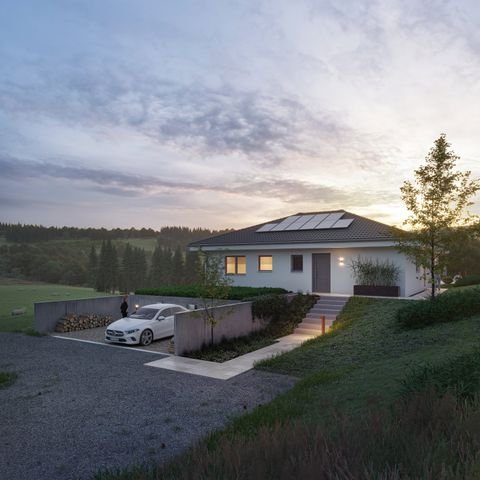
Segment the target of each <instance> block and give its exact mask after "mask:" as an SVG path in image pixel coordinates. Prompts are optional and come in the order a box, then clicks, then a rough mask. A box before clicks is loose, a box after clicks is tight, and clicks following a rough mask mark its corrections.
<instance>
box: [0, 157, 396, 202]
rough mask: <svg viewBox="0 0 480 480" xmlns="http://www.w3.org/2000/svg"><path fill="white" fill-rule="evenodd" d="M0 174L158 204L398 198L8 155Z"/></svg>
mask: <svg viewBox="0 0 480 480" xmlns="http://www.w3.org/2000/svg"><path fill="white" fill-rule="evenodd" d="M0 171H2V172H4V176H3V179H4V181H5V179H9V180H10V181H16V182H26V181H28V180H29V179H37V180H38V179H42V178H45V179H46V180H48V179H49V178H50V179H63V180H66V181H68V182H69V184H71V185H72V189H73V188H76V186H81V185H84V186H85V185H86V187H87V189H89V190H92V191H95V192H97V193H104V194H107V195H110V196H117V197H130V198H133V197H137V198H142V197H144V198H150V199H152V200H154V199H155V197H156V196H161V197H162V198H163V195H164V194H165V193H168V192H170V193H172V194H179V192H182V191H183V192H189V193H190V194H196V193H205V192H208V193H210V194H212V195H213V196H214V198H218V200H219V201H221V200H220V199H221V198H222V197H223V198H225V197H226V196H237V197H248V198H258V199H265V200H269V201H275V202H280V203H283V204H286V203H294V204H297V205H299V206H301V207H307V208H314V209H318V208H325V206H326V207H330V206H336V207H337V208H345V206H348V205H372V204H373V203H387V202H389V201H393V200H394V199H396V198H397V195H396V194H395V195H393V194H391V193H389V192H381V191H380V192H376V194H375V199H373V197H372V195H371V193H370V191H368V190H358V189H349V190H344V189H341V188H335V187H332V186H328V185H321V184H314V183H311V182H307V181H302V180H295V179H285V178H281V177H275V176H271V177H270V178H268V179H262V178H256V177H250V178H246V177H245V176H238V177H236V178H233V179H232V180H231V181H230V182H228V183H227V184H214V183H212V184H208V183H200V182H183V181H176V180H166V179H162V178H159V177H153V176H145V175H138V174H137V175H132V174H130V173H126V172H120V171H117V170H112V169H105V168H103V169H94V168H86V167H82V166H75V167H72V166H65V165H62V164H59V163H52V162H31V161H27V160H20V159H16V158H12V157H9V156H6V155H4V156H0Z"/></svg>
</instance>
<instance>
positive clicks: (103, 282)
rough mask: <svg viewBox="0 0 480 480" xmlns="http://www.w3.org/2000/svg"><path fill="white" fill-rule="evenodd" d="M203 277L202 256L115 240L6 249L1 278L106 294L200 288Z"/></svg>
mask: <svg viewBox="0 0 480 480" xmlns="http://www.w3.org/2000/svg"><path fill="white" fill-rule="evenodd" d="M88 246H90V248H88ZM198 271H199V258H198V254H197V253H195V252H188V251H186V249H185V248H183V247H181V246H180V245H177V246H176V247H175V248H170V247H164V246H161V245H158V244H157V246H156V248H155V250H154V251H153V253H151V254H149V253H148V252H146V251H145V250H144V249H143V248H140V247H136V246H132V245H131V244H130V243H128V242H127V243H124V242H118V241H117V242H115V241H112V240H110V239H109V240H103V241H102V243H101V245H98V244H97V245H95V244H94V243H92V242H80V243H74V244H71V243H69V242H58V243H39V244H18V245H17V244H13V245H2V246H0V275H3V276H10V277H14V278H23V279H28V280H38V281H44V282H49V283H61V284H66V285H77V286H90V287H92V288H95V289H97V290H98V291H102V292H114V291H121V292H132V291H134V290H136V289H137V288H146V287H151V288H156V287H162V286H170V285H188V284H196V283H197V281H198Z"/></svg>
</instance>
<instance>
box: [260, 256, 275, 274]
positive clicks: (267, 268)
mask: <svg viewBox="0 0 480 480" xmlns="http://www.w3.org/2000/svg"><path fill="white" fill-rule="evenodd" d="M258 270H259V271H260V272H271V271H272V270H273V259H272V256H271V255H259V257H258Z"/></svg>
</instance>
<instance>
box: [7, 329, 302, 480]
mask: <svg viewBox="0 0 480 480" xmlns="http://www.w3.org/2000/svg"><path fill="white" fill-rule="evenodd" d="M158 358H159V355H158V354H150V353H144V352H139V351H132V350H130V349H117V348H107V347H104V346H100V345H95V344H89V343H81V342H74V341H69V340H62V339H58V338H52V337H29V336H25V335H21V334H10V333H0V371H13V372H16V373H17V374H18V378H17V381H16V382H15V383H14V384H13V385H12V386H10V387H7V388H5V389H0V478H1V479H8V480H26V479H35V480H46V479H48V480H57V479H58V480H60V479H62V480H72V479H91V478H92V477H93V475H94V473H95V472H97V471H98V470H99V469H103V468H111V467H113V468H117V467H125V466H128V465H132V464H138V463H144V462H146V463H150V462H161V461H164V460H167V459H169V458H171V457H173V456H174V455H176V454H178V453H180V452H182V451H183V450H184V449H185V448H187V447H188V446H190V445H192V444H193V443H194V442H195V441H196V440H198V439H199V438H201V437H202V436H204V435H205V434H206V433H207V432H209V431H211V430H214V429H218V428H221V427H222V426H224V425H225V423H226V422H228V420H229V419H231V418H233V417H234V416H236V415H239V414H242V413H244V412H245V411H249V410H251V409H253V408H254V407H255V406H257V405H258V404H260V403H265V402H268V401H269V400H271V399H272V398H273V397H275V396H276V395H277V394H278V393H280V392H282V391H285V390H286V389H288V388H290V387H291V386H293V384H294V383H295V379H293V378H290V377H286V376H283V375H275V374H269V373H266V372H259V371H249V372H247V373H245V374H243V375H240V376H238V377H235V378H233V379H232V380H229V381H222V380H215V379H210V378H205V377H199V376H194V375H188V374H183V373H178V372H173V371H168V370H163V369H156V368H149V367H146V366H144V363H146V362H149V361H152V360H155V359H158Z"/></svg>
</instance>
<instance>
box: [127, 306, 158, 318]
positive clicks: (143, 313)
mask: <svg viewBox="0 0 480 480" xmlns="http://www.w3.org/2000/svg"><path fill="white" fill-rule="evenodd" d="M157 312H158V308H147V307H142V308H139V309H138V310H137V311H136V312H135V313H132V314H131V315H130V318H139V319H140V320H152V319H153V317H154V316H155V315H156V314H157Z"/></svg>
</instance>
